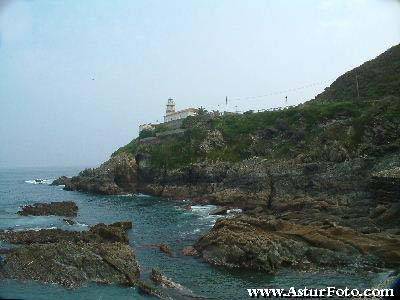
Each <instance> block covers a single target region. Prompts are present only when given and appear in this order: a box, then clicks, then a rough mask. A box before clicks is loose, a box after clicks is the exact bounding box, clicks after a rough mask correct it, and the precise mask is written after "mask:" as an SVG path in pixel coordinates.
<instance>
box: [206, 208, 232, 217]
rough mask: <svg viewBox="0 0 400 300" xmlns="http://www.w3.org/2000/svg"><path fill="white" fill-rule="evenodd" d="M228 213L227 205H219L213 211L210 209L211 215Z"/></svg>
mask: <svg viewBox="0 0 400 300" xmlns="http://www.w3.org/2000/svg"><path fill="white" fill-rule="evenodd" d="M227 213H228V208H227V207H218V208H216V209H214V210H212V211H210V212H209V213H208V214H209V215H226V214H227Z"/></svg>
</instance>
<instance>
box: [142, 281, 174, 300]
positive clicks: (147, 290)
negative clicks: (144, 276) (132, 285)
mask: <svg viewBox="0 0 400 300" xmlns="http://www.w3.org/2000/svg"><path fill="white" fill-rule="evenodd" d="M137 288H138V292H139V294H141V295H146V296H151V297H155V298H158V299H168V298H166V297H165V296H164V295H163V294H162V293H161V292H160V291H159V290H158V289H156V288H155V287H153V286H152V285H150V284H148V283H146V282H144V281H142V280H140V281H139V282H138V284H137Z"/></svg>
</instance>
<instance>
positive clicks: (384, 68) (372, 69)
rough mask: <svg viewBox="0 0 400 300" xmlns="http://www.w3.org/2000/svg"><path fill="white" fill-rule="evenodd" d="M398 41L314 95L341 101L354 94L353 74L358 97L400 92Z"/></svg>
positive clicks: (377, 97) (375, 97)
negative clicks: (395, 44) (358, 93)
mask: <svg viewBox="0 0 400 300" xmlns="http://www.w3.org/2000/svg"><path fill="white" fill-rule="evenodd" d="M399 74H400V44H399V45H397V46H394V47H392V48H390V49H389V50H387V51H385V52H384V53H382V54H381V55H379V56H378V57H376V58H375V59H373V60H370V61H368V62H366V63H364V64H362V65H361V66H359V67H357V68H355V69H353V70H351V71H349V72H347V73H345V74H343V75H342V76H340V77H339V78H338V79H336V80H335V81H334V82H333V83H332V85H331V86H330V87H328V88H326V89H325V91H324V92H323V93H321V94H319V95H318V96H317V97H316V100H323V101H344V100H351V99H355V98H357V86H356V75H357V78H358V84H359V92H360V98H361V99H371V100H376V99H381V98H383V97H386V96H398V97H399V96H400V76H399Z"/></svg>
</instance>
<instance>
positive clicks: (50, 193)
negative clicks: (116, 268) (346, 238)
mask: <svg viewBox="0 0 400 300" xmlns="http://www.w3.org/2000/svg"><path fill="white" fill-rule="evenodd" d="M78 171H79V169H78V168H76V169H74V168H51V169H50V168H19V169H0V229H11V228H12V229H39V228H52V227H57V228H63V229H68V230H71V229H73V230H87V228H88V226H90V225H92V224H96V223H99V222H103V223H112V222H115V221H122V220H130V221H132V222H133V223H134V229H133V230H131V231H130V232H129V238H130V241H131V244H132V246H133V247H134V248H135V252H136V254H137V258H138V261H139V264H140V266H141V273H142V277H143V279H147V278H148V275H149V272H151V269H152V268H158V269H160V270H161V271H162V272H163V273H164V274H165V275H167V276H168V277H170V278H171V279H173V280H174V281H176V282H178V283H180V284H182V285H184V286H186V287H187V288H189V289H190V290H192V291H193V292H194V293H195V294H197V295H201V296H204V297H207V298H211V299H247V298H248V295H247V291H246V289H247V288H261V287H290V286H295V287H298V288H302V287H304V286H307V287H325V286H337V287H340V286H341V287H344V286H349V287H352V288H363V287H365V288H367V287H371V286H373V285H375V284H376V283H377V282H379V281H380V280H382V278H383V277H384V276H385V275H386V274H384V273H381V274H371V273H366V272H363V270H357V272H358V274H356V275H343V274H337V273H324V274H318V273H315V274H314V273H297V272H290V271H283V272H281V273H279V274H278V275H276V276H269V275H265V274H262V273H258V272H244V271H232V270H226V269H224V268H215V267H212V266H210V265H208V264H206V263H204V262H202V261H201V260H200V259H198V258H193V257H182V256H180V255H177V257H168V256H166V255H165V254H163V253H160V252H159V251H157V250H156V249H152V248H149V247H147V245H150V244H156V243H166V244H168V245H170V246H171V247H172V249H173V250H174V251H175V252H176V253H179V252H180V251H181V250H182V249H183V248H184V247H185V246H187V245H191V244H193V243H194V241H195V240H196V239H197V238H198V237H199V236H200V235H201V234H202V233H204V232H206V231H207V230H209V229H210V228H211V227H212V225H213V224H214V222H215V220H216V219H215V217H211V216H208V211H209V210H210V209H211V208H212V207H209V206H204V207H194V208H193V210H192V211H187V210H185V209H184V206H185V203H183V202H173V201H168V200H166V199H162V198H156V197H150V196H146V195H130V196H95V195H88V194H83V193H77V192H68V191H64V190H62V188H61V187H59V186H50V185H47V184H34V183H33V180H34V179H36V178H40V179H47V180H48V182H51V180H53V179H55V178H57V177H59V176H61V175H67V176H72V175H75V174H77V173H78ZM63 200H72V201H75V202H76V203H77V204H78V206H79V214H78V216H77V218H76V221H77V222H78V223H77V225H74V226H69V225H66V224H65V223H64V222H63V221H62V217H53V216H48V217H47V216H46V217H34V216H32V217H23V216H18V215H17V214H16V212H17V211H18V210H19V207H20V206H22V205H26V204H31V203H34V202H50V201H63ZM0 298H8V299H11V298H17V299H35V300H38V299H58V300H62V299H149V297H147V296H142V295H139V294H138V292H137V291H136V289H135V288H126V287H119V286H104V285H94V284H90V285H87V286H83V287H82V288H79V289H64V288H62V287H59V286H56V285H44V284H40V283H37V282H17V281H11V280H6V281H0Z"/></svg>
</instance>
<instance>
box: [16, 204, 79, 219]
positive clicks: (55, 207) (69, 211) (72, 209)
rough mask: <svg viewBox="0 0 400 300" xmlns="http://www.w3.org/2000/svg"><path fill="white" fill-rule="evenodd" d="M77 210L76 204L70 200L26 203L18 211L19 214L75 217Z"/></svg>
mask: <svg viewBox="0 0 400 300" xmlns="http://www.w3.org/2000/svg"><path fill="white" fill-rule="evenodd" d="M77 212H78V206H77V205H76V204H75V202H72V201H63V202H50V203H35V204H33V205H26V206H24V207H23V208H22V211H19V212H18V214H19V215H21V216H29V215H32V216H49V215H54V216H65V217H75V216H76V214H77Z"/></svg>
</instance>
